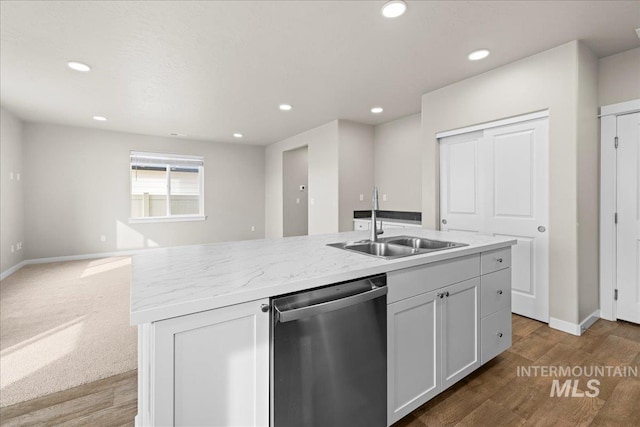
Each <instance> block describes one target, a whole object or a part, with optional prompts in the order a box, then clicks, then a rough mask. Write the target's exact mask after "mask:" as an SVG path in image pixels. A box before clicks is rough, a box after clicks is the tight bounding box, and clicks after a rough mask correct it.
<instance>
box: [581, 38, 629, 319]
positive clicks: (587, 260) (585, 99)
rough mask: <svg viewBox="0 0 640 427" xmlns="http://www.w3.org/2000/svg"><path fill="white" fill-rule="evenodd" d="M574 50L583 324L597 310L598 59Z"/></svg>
mask: <svg viewBox="0 0 640 427" xmlns="http://www.w3.org/2000/svg"><path fill="white" fill-rule="evenodd" d="M578 49H579V50H578V88H577V89H578V97H577V108H578V116H577V119H578V123H577V132H578V134H577V141H576V142H577V150H578V151H577V167H578V170H577V174H578V221H577V230H578V245H577V247H578V319H579V321H583V320H585V319H586V318H587V317H588V316H589V315H591V314H592V313H593V312H594V311H596V310H597V309H598V308H599V307H600V292H599V289H600V283H599V277H600V268H599V261H600V257H599V253H600V247H599V245H600V238H599V237H600V236H599V235H600V233H599V230H600V222H599V212H600V191H599V189H600V176H599V174H598V171H599V170H600V144H599V141H600V135H599V121H598V118H597V117H598V112H599V109H598V58H597V57H596V56H595V55H594V54H593V53H592V52H591V51H590V50H589V48H587V47H586V46H585V45H584V44H582V43H580V44H579V45H578ZM637 70H638V73H640V68H638V69H637Z"/></svg>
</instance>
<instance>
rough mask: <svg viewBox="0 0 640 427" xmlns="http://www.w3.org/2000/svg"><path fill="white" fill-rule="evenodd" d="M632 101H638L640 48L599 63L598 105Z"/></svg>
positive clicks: (639, 91) (606, 58) (639, 96)
mask: <svg viewBox="0 0 640 427" xmlns="http://www.w3.org/2000/svg"><path fill="white" fill-rule="evenodd" d="M632 99H640V47H638V48H635V49H631V50H627V51H625V52H621V53H617V54H615V55H611V56H607V57H604V58H600V61H599V76H598V102H599V104H600V105H601V106H602V105H609V104H617V103H618V102H624V101H630V100H632Z"/></svg>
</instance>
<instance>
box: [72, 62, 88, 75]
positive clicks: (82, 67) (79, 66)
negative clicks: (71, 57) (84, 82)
mask: <svg viewBox="0 0 640 427" xmlns="http://www.w3.org/2000/svg"><path fill="white" fill-rule="evenodd" d="M67 66H68V67H69V68H71V69H72V70H76V71H80V72H82V73H86V72H88V71H91V67H89V66H88V65H87V64H83V63H82V62H76V61H69V62H67Z"/></svg>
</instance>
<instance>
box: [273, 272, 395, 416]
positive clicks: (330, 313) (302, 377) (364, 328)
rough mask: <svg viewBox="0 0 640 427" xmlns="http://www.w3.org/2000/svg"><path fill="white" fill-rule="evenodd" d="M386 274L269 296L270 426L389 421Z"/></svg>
mask: <svg viewBox="0 0 640 427" xmlns="http://www.w3.org/2000/svg"><path fill="white" fill-rule="evenodd" d="M386 280H387V278H386V275H380V276H375V277H368V278H364V279H361V280H357V281H352V282H345V283H339V284H336V285H331V286H328V287H324V288H320V289H315V290H312V291H307V292H301V293H296V294H292V295H288V296H283V297H280V298H274V299H272V308H273V310H272V311H271V312H272V316H273V318H272V322H271V327H272V331H271V332H272V334H271V339H272V341H271V351H272V355H271V361H272V362H271V387H272V389H271V420H272V426H274V427H288V426H295V427H302V426H309V427H340V426H345V427H346V426H349V427H353V426H367V427H374V426H386V424H387V296H386V294H387V286H386Z"/></svg>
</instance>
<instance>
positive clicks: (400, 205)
mask: <svg viewBox="0 0 640 427" xmlns="http://www.w3.org/2000/svg"><path fill="white" fill-rule="evenodd" d="M374 148H375V154H374V157H375V168H374V170H375V182H376V185H377V186H378V188H379V190H380V209H385V210H397V211H413V212H420V211H422V160H421V158H420V155H419V153H421V152H422V120H421V117H420V113H418V114H414V115H411V116H407V117H403V118H401V119H397V120H394V121H392V122H387V123H383V124H381V125H378V126H376V127H375V133H374ZM383 194H386V195H387V201H383V200H382V195H383Z"/></svg>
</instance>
